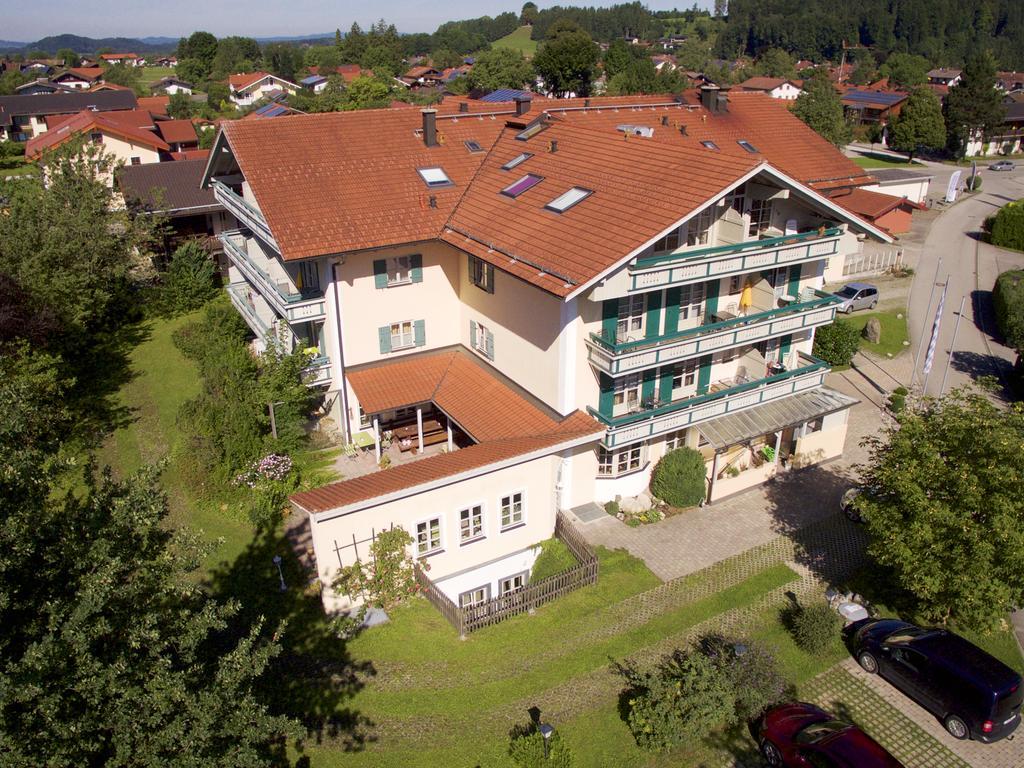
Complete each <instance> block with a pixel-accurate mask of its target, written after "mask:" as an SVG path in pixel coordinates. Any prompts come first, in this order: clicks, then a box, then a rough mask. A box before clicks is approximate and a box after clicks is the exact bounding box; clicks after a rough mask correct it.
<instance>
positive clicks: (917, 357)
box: [910, 255, 942, 388]
mask: <svg viewBox="0 0 1024 768" xmlns="http://www.w3.org/2000/svg"><path fill="white" fill-rule="evenodd" d="M940 269H942V256H941V255H940V256H939V263H938V264H936V265H935V277H933V278H932V292H931V293H929V294H928V306H927V307H925V310H924V322H923V323H922V324H921V341H920V343H919V344H918V345H917V354H916V355H914V370H913V372H911V374H910V387H911V388H913V386H914V379H915V378H917V368H918V366H919V365H920V364H921V353H922V352H923V351H924V332H925V331H926V330H927V329H928V313H929V312H931V310H932V299H934V298H935V286H936V285H937V284H938V282H939V270H940Z"/></svg>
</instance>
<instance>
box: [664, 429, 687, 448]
mask: <svg viewBox="0 0 1024 768" xmlns="http://www.w3.org/2000/svg"><path fill="white" fill-rule="evenodd" d="M685 447H686V430H685V429H680V430H677V431H675V432H669V433H668V434H667V435H665V453H668V452H669V451H674V450H675V449H676V448H685Z"/></svg>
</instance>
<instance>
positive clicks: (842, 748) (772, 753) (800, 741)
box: [757, 703, 904, 768]
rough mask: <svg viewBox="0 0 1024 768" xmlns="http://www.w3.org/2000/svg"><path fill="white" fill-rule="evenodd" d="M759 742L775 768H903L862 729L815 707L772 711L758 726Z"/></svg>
mask: <svg viewBox="0 0 1024 768" xmlns="http://www.w3.org/2000/svg"><path fill="white" fill-rule="evenodd" d="M757 740H758V743H759V744H760V745H761V754H762V755H764V759H765V760H766V761H767V763H768V765H771V766H773V767H775V768H778V767H779V766H791V767H792V768H904V766H903V763H901V762H900V761H899V760H897V759H896V758H895V757H893V756H892V755H890V754H889V753H888V752H886V751H885V749H884V748H883V747H882V746H881V745H880V744H879V743H878V742H877V741H875V740H874V739H872V738H871V737H870V736H868V735H867V734H866V733H864V731H862V730H861V729H860V728H858V727H857V726H855V725H850V724H849V723H844V722H842V721H841V720H836V719H835V718H834V717H833V716H832V715H830V714H829V713H828V712H826V711H825V710H823V709H819V708H818V707H816V706H814V705H813V704H804V703H793V704H781V705H780V706H777V707H774V708H773V709H769V710H768V711H767V712H766V713H765V714H764V716H763V717H762V718H761V721H760V722H759V723H758V725H757Z"/></svg>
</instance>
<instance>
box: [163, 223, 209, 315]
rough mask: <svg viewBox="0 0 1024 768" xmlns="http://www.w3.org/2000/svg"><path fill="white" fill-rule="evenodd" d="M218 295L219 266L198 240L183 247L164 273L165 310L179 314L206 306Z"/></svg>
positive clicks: (174, 254) (179, 248) (168, 312)
mask: <svg viewBox="0 0 1024 768" xmlns="http://www.w3.org/2000/svg"><path fill="white" fill-rule="evenodd" d="M216 294H217V265H216V264H215V263H214V261H213V256H212V255H211V254H210V252H209V251H208V250H206V247H205V246H204V245H203V244H202V243H201V242H200V241H198V240H190V241H189V242H187V243H184V244H183V245H181V246H179V247H178V249H177V250H176V251H175V252H174V253H173V254H172V255H171V261H170V263H169V264H168V265H167V272H165V273H164V274H163V275H162V284H161V286H160V292H159V296H160V304H161V305H162V307H161V308H162V309H163V311H164V312H165V313H167V314H171V315H176V314H183V313H185V312H191V311H193V310H195V309H199V307H201V306H203V304H205V303H206V302H208V301H209V300H210V299H212V298H213V297H214V296H215V295H216Z"/></svg>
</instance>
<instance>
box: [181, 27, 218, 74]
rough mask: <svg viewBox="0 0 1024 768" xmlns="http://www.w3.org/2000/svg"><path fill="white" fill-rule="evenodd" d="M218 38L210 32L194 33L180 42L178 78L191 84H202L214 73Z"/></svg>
mask: <svg viewBox="0 0 1024 768" xmlns="http://www.w3.org/2000/svg"><path fill="white" fill-rule="evenodd" d="M216 55H217V38H216V37H214V36H213V35H211V34H210V33H209V32H193V33H192V34H191V35H189V36H188V37H187V38H185V37H183V38H181V40H179V41H178V67H177V72H178V76H179V77H181V78H182V79H183V80H186V81H188V82H190V83H202V82H205V81H206V80H208V79H209V77H210V73H211V72H212V71H213V57H214V56H216Z"/></svg>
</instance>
